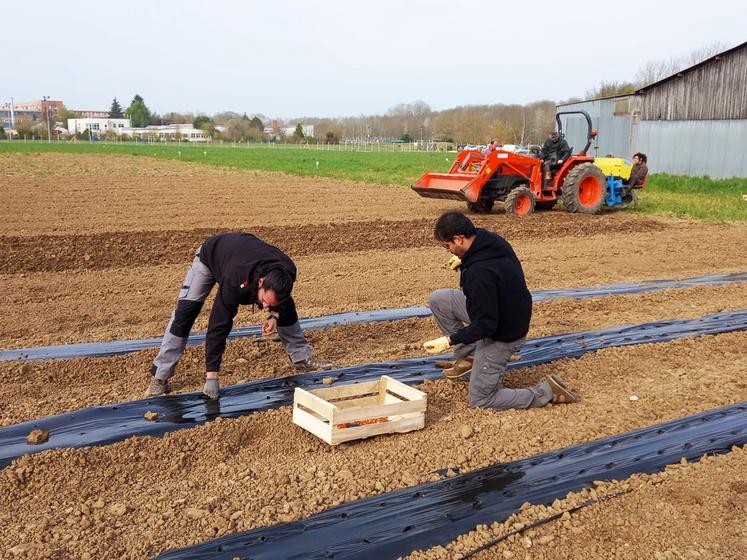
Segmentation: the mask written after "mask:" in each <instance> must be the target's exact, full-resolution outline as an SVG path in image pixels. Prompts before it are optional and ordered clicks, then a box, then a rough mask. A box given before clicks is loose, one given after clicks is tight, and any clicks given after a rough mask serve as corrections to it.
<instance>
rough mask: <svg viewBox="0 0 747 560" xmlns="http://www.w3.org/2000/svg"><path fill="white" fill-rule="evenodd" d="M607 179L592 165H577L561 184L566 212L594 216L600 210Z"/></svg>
mask: <svg viewBox="0 0 747 560" xmlns="http://www.w3.org/2000/svg"><path fill="white" fill-rule="evenodd" d="M606 185H607V179H606V178H605V176H604V173H602V170H601V169H599V168H598V167H597V166H596V165H594V164H593V163H582V164H580V165H577V166H576V167H575V168H573V170H571V172H570V173H568V176H567V177H566V178H565V181H564V182H563V205H564V206H565V209H566V211H568V212H579V213H581V214H596V213H597V212H599V211H600V210H601V209H602V204H603V203H604V193H605V191H606V189H607V187H606Z"/></svg>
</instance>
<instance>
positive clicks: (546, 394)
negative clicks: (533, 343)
mask: <svg viewBox="0 0 747 560" xmlns="http://www.w3.org/2000/svg"><path fill="white" fill-rule="evenodd" d="M428 304H429V305H430V308H431V311H432V312H433V318H434V319H435V320H436V324H437V325H438V328H439V329H441V332H442V333H443V334H444V335H446V336H449V335H452V334H454V333H455V332H456V331H458V330H459V329H461V328H462V327H464V326H466V325H469V323H470V320H469V314H468V313H467V298H466V297H465V295H464V292H462V290H455V289H449V288H444V289H441V290H435V291H433V292H431V294H430V296H429V297H428ZM525 340H526V338H522V339H520V340H515V341H513V342H500V341H497V340H492V339H490V338H483V339H482V340H478V341H477V342H475V343H474V344H457V345H455V346H454V357H456V358H466V357H467V356H469V355H470V354H474V363H473V365H472V373H471V374H470V379H469V405H470V406H471V407H481V408H495V409H496V410H507V409H509V408H533V407H539V406H545V405H546V404H547V403H549V402H550V401H551V400H552V389H551V387H550V384H549V383H547V382H546V381H543V382H542V383H538V384H537V385H535V386H534V387H530V388H528V389H509V388H506V387H504V386H503V377H504V375H505V374H506V364H508V361H509V360H510V359H511V354H514V353H515V352H518V350H519V349H520V348H521V346H522V345H523V344H524V341H525Z"/></svg>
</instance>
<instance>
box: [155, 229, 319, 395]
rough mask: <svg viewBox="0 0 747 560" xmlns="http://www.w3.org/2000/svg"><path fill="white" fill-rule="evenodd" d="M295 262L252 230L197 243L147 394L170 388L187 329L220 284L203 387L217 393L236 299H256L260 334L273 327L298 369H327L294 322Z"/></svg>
mask: <svg viewBox="0 0 747 560" xmlns="http://www.w3.org/2000/svg"><path fill="white" fill-rule="evenodd" d="M295 279H296V265H295V264H294V263H293V261H292V260H291V259H290V257H289V256H288V255H286V254H285V253H283V252H282V251H281V250H280V249H278V248H277V247H274V246H273V245H270V244H268V243H265V242H264V241H262V240H261V239H259V238H257V237H255V236H254V235H252V234H250V233H223V234H220V235H216V236H214V237H210V238H208V239H207V240H206V241H205V242H204V243H203V244H202V246H201V247H199V248H198V249H197V252H196V253H195V258H194V260H193V261H192V264H191V266H190V267H189V270H188V271H187V275H186V277H185V278H184V282H183V283H182V287H181V290H180V291H179V296H178V298H177V303H176V309H174V311H173V312H172V314H171V319H170V320H169V323H168V325H167V326H166V332H165V333H164V335H163V342H162V343H161V350H160V352H159V353H158V356H156V359H155V360H154V361H153V365H152V367H151V372H150V373H151V381H150V385H149V386H148V390H147V394H148V396H158V395H163V394H165V393H168V392H170V391H171V387H170V386H169V381H168V380H169V378H170V377H171V376H172V375H173V374H174V370H175V369H176V365H177V363H178V362H179V359H180V358H181V356H182V354H183V353H184V348H185V347H186V345H187V338H188V336H189V332H190V331H191V330H192V325H193V324H194V322H195V319H196V318H197V315H199V313H200V310H201V309H202V305H203V304H204V303H205V299H207V296H208V294H209V293H210V291H211V290H212V289H213V286H215V284H218V293H217V294H216V297H215V301H214V302H213V308H212V310H211V312H210V319H209V321H208V330H207V335H206V338H205V366H206V367H205V371H206V374H205V377H206V380H205V386H204V388H203V393H204V394H205V395H206V396H207V397H209V398H211V399H217V398H218V396H219V394H218V388H219V384H218V372H219V370H220V365H221V361H222V358H223V351H224V350H225V348H226V338H227V337H228V334H229V333H230V332H231V328H232V327H233V319H234V317H236V313H238V310H239V305H258V306H259V307H260V309H268V310H269V316H268V317H267V321H266V322H265V324H264V325H263V326H262V334H264V335H270V334H273V333H275V332H277V334H278V336H279V337H280V341H281V342H282V344H283V348H284V349H285V351H286V352H287V353H288V356H289V357H290V359H291V361H292V362H293V364H294V366H295V369H296V372H297V373H305V372H309V371H315V370H320V369H330V368H331V367H332V364H330V363H327V362H324V361H320V360H317V359H315V358H314V357H313V355H312V351H311V346H310V345H309V343H308V341H307V340H306V338H305V337H304V334H303V331H302V330H301V326H300V325H299V323H298V314H297V313H296V305H295V303H294V302H293V298H292V297H291V290H292V289H293V283H294V281H295Z"/></svg>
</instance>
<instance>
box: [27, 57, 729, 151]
mask: <svg viewBox="0 0 747 560" xmlns="http://www.w3.org/2000/svg"><path fill="white" fill-rule="evenodd" d="M726 48H727V45H725V44H724V43H715V44H712V45H710V46H708V47H703V48H700V49H697V50H694V51H693V52H691V53H690V54H689V55H687V56H682V57H672V58H669V59H665V60H659V61H653V62H647V63H646V64H644V65H643V66H642V67H641V68H640V69H639V70H638V72H637V73H636V75H635V76H634V78H633V79H632V80H620V81H615V80H609V81H607V80H603V81H602V82H601V83H600V84H599V86H597V87H595V88H592V89H590V90H588V91H586V95H585V96H584V98H581V97H574V98H571V99H568V100H564V101H561V103H569V102H574V101H582V100H583V99H587V100H588V99H596V98H600V97H608V96H613V95H621V94H628V93H633V92H634V91H636V90H637V89H639V88H641V87H643V86H645V85H648V84H651V83H654V82H656V81H658V80H660V79H662V78H664V77H666V76H669V75H671V74H674V73H676V72H678V71H679V70H682V69H683V68H686V67H689V66H692V65H694V64H697V63H698V62H701V61H702V60H704V59H706V58H709V57H711V56H713V55H715V54H717V53H719V52H721V51H723V50H725V49H726ZM555 106H556V102H555V101H551V100H541V101H535V102H532V103H528V104H524V105H519V104H502V103H498V104H492V105H465V106H460V107H454V108H451V109H445V110H442V111H435V110H433V109H432V108H431V107H430V106H429V105H428V104H427V103H425V102H424V101H420V100H418V101H414V102H411V103H400V104H398V105H395V106H394V107H392V108H390V109H389V110H388V111H387V112H386V113H385V114H383V115H360V116H351V117H338V118H319V117H302V118H296V119H290V120H286V121H282V120H278V123H279V125H280V126H281V127H293V126H295V132H294V133H293V134H291V135H288V136H284V135H283V134H280V133H277V132H275V133H271V134H265V132H264V130H265V127H266V126H268V125H269V124H270V119H269V118H268V117H266V116H265V115H262V114H261V113H256V114H253V115H251V116H249V115H247V114H246V113H235V112H232V111H226V112H221V113H216V114H215V115H213V116H207V115H204V114H190V113H186V114H185V113H175V112H171V113H166V114H164V115H159V114H157V113H155V112H153V111H151V110H150V109H149V108H148V106H147V105H146V103H145V100H144V99H143V97H142V96H141V95H135V96H134V97H133V98H132V101H131V102H130V104H129V106H128V107H127V108H123V107H122V106H121V105H120V104H119V102H118V101H117V99H116V98H114V100H113V101H112V104H111V108H110V111H109V116H110V117H111V118H122V117H127V118H129V119H130V121H131V123H132V126H134V127H144V126H147V125H163V124H186V123H191V124H192V125H193V126H194V127H195V128H197V129H200V130H202V131H203V132H204V133H205V134H207V135H208V136H210V137H212V138H215V139H221V140H226V141H230V142H262V141H280V142H295V143H301V142H323V143H339V142H341V141H343V140H344V141H361V142H391V141H404V142H421V141H423V142H429V141H443V142H452V143H456V144H467V143H485V142H487V141H488V140H489V139H495V140H497V141H498V143H500V144H523V145H527V144H539V143H542V142H543V141H544V139H545V138H546V137H547V135H548V134H549V133H550V132H551V131H552V130H553V129H554V128H555ZM75 116H76V115H75V114H74V113H73V112H71V111H68V110H67V109H63V110H62V111H61V112H60V114H59V115H58V116H57V118H56V120H61V121H62V122H63V123H66V122H67V119H69V118H74V117H75ZM301 123H303V124H311V125H314V137H313V138H312V137H306V136H305V135H304V133H303V129H302V127H301ZM17 128H18V126H17ZM219 129H220V130H219ZM29 132H31V133H33V134H34V135H36V134H40V135H42V132H43V131H40V130H39V129H38V127H37V129H36V130H35V131H31V130H30V131H29ZM19 134H20V131H19ZM43 134H46V132H43Z"/></svg>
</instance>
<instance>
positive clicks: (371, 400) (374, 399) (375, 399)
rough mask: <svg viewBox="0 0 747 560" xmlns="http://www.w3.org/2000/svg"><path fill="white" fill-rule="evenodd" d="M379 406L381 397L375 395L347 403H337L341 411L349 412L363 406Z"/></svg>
mask: <svg viewBox="0 0 747 560" xmlns="http://www.w3.org/2000/svg"><path fill="white" fill-rule="evenodd" d="M377 404H379V395H373V396H371V397H361V398H360V399H350V400H347V401H335V406H336V407H337V408H339V409H340V410H347V409H349V408H360V407H362V406H372V405H377Z"/></svg>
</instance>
